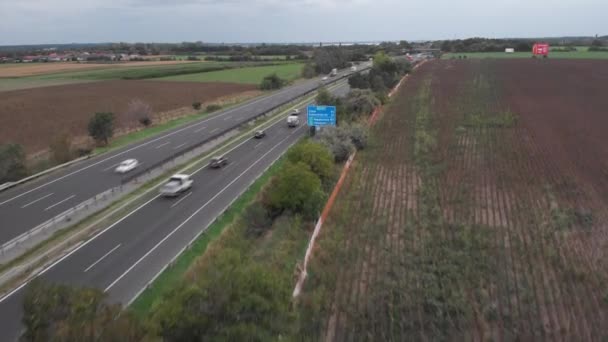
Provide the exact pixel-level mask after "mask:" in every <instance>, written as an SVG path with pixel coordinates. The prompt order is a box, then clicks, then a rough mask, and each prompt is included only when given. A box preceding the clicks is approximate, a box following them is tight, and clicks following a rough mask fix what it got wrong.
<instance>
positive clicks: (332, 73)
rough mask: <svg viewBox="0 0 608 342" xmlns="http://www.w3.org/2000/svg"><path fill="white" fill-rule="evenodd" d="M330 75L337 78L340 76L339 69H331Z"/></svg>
mask: <svg viewBox="0 0 608 342" xmlns="http://www.w3.org/2000/svg"><path fill="white" fill-rule="evenodd" d="M329 75H330V76H331V77H334V76H337V75H338V69H336V68H333V69H331V73H330V74H329Z"/></svg>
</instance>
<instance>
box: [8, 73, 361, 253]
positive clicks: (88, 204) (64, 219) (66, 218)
mask: <svg viewBox="0 0 608 342" xmlns="http://www.w3.org/2000/svg"><path fill="white" fill-rule="evenodd" d="M367 69H369V67H368V68H363V69H360V70H357V71H355V72H350V73H345V74H343V75H341V76H338V77H335V78H332V80H331V82H327V83H325V84H324V86H327V85H333V84H335V83H337V82H338V81H340V80H342V79H344V78H347V77H348V76H350V75H352V74H354V73H357V72H363V71H365V70H367ZM319 88H320V86H319V87H315V88H313V89H310V90H308V91H306V92H304V93H302V94H298V95H294V96H293V97H291V98H290V99H289V100H286V101H284V102H281V103H280V104H277V105H274V106H272V107H271V108H269V109H267V110H265V111H263V112H261V113H259V114H256V115H255V116H253V117H250V118H247V119H244V120H243V121H242V122H239V123H238V124H237V125H236V126H232V127H229V128H226V129H224V130H222V131H220V132H218V133H216V134H214V135H212V136H209V137H208V138H206V139H204V140H202V141H200V142H198V143H196V144H194V145H192V146H188V147H186V148H184V149H182V150H179V151H178V152H177V153H175V154H173V155H171V156H170V157H167V158H164V159H163V160H161V161H158V162H156V163H154V164H151V165H149V166H148V167H146V168H145V169H141V170H138V171H137V172H135V173H132V174H129V175H126V176H124V177H123V178H122V179H121V184H120V185H118V186H115V187H113V188H111V189H108V190H106V191H104V192H102V193H100V194H97V195H95V196H93V197H92V198H90V199H88V200H86V201H84V202H81V203H80V204H78V205H76V206H74V207H72V208H70V209H68V210H66V211H64V212H63V213H61V214H59V215H57V216H55V217H53V218H51V219H49V220H47V221H45V222H44V223H42V224H39V225H38V226H36V227H35V228H33V229H30V230H28V231H27V232H25V233H23V234H21V235H19V236H17V237H15V238H13V239H11V240H10V241H8V242H6V243H4V244H3V245H2V246H0V261H1V260H3V259H4V257H5V254H7V253H9V251H10V250H12V249H13V248H15V247H19V246H21V245H23V244H24V243H25V242H26V241H28V240H30V239H31V238H32V237H33V236H36V235H40V234H43V235H48V236H49V237H50V235H52V234H54V233H55V230H54V229H53V228H57V227H58V226H60V225H62V224H63V225H65V224H67V223H70V222H71V221H72V219H73V218H74V217H75V216H76V215H77V214H78V213H79V212H81V211H82V210H85V209H89V208H94V207H96V206H99V205H104V204H106V203H108V200H112V199H115V198H116V195H120V194H122V193H123V192H124V191H125V190H126V189H124V188H123V187H124V186H125V185H126V184H127V183H129V182H132V181H133V180H135V181H136V182H137V178H139V177H141V176H144V175H146V174H150V173H151V172H152V171H153V170H155V169H158V168H161V167H162V168H163V169H164V166H165V165H166V164H168V163H171V162H172V164H175V162H176V160H177V159H179V158H181V157H184V156H185V155H186V154H187V153H189V152H191V151H193V150H196V149H197V148H200V147H201V146H203V145H205V144H207V143H209V142H212V141H214V140H216V139H218V138H220V137H222V136H223V135H225V134H227V133H229V132H231V131H233V130H235V129H237V128H238V127H240V126H242V125H244V124H247V123H248V122H251V121H254V120H256V119H257V118H259V117H261V116H264V115H267V114H268V113H270V112H272V111H274V110H276V109H277V108H280V107H282V106H284V105H286V104H288V103H290V102H293V101H295V100H297V99H299V98H302V97H305V96H306V95H309V94H311V93H313V92H315V91H317V90H318V89H319ZM82 159H85V158H82ZM80 160H81V159H78V160H74V161H72V162H70V163H75V162H77V161H80ZM62 166H66V165H60V166H57V167H56V168H60V167H62ZM56 168H54V169H56ZM48 172H51V171H45V172H43V173H48ZM18 182H25V180H23V181H18ZM18 182H16V183H18ZM0 191H1V190H0Z"/></svg>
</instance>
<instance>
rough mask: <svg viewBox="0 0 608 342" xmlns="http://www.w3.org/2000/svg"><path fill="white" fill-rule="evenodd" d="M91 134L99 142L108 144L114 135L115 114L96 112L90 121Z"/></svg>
mask: <svg viewBox="0 0 608 342" xmlns="http://www.w3.org/2000/svg"><path fill="white" fill-rule="evenodd" d="M89 135H90V136H91V137H92V138H93V139H95V141H96V142H97V144H103V145H107V144H108V141H109V140H110V138H111V137H112V136H113V135H114V114H113V113H95V115H94V116H93V117H92V118H91V120H90V121H89Z"/></svg>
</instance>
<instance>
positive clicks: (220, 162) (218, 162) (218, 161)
mask: <svg viewBox="0 0 608 342" xmlns="http://www.w3.org/2000/svg"><path fill="white" fill-rule="evenodd" d="M226 164H228V159H226V157H224V156H217V157H213V158H211V162H210V163H209V166H210V167H211V168H214V169H219V168H220V167H222V166H224V165H226Z"/></svg>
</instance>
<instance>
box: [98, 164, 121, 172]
mask: <svg viewBox="0 0 608 342" xmlns="http://www.w3.org/2000/svg"><path fill="white" fill-rule="evenodd" d="M118 164H120V163H116V164H113V165H112V166H109V167H106V168H105V169H103V170H102V171H103V172H106V171H108V170H110V169H113V168H114V167H116V166H118Z"/></svg>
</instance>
